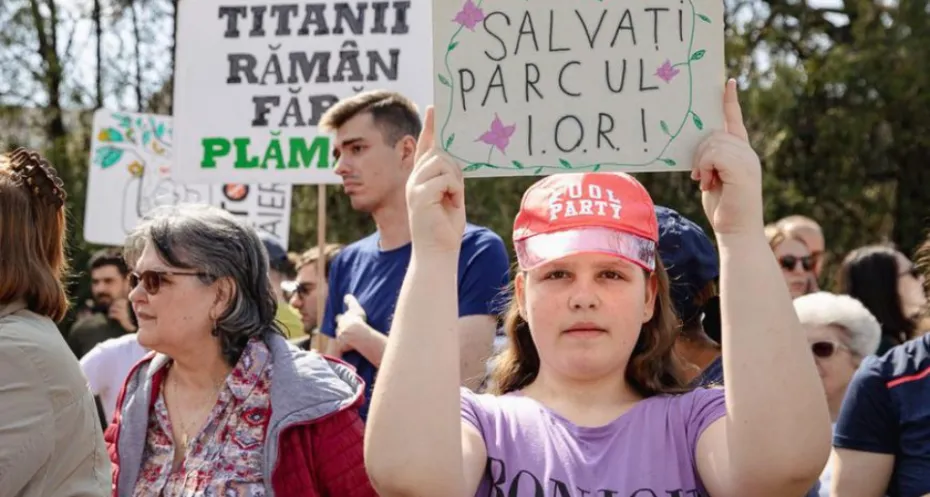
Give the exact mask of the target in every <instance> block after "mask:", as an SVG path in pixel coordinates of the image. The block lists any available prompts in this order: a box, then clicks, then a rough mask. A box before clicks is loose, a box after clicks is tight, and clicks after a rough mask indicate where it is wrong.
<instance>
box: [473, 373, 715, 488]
mask: <svg viewBox="0 0 930 497" xmlns="http://www.w3.org/2000/svg"><path fill="white" fill-rule="evenodd" d="M725 414H726V404H725V401H724V392H723V389H721V388H715V389H697V390H694V391H692V392H689V393H686V394H683V395H660V396H655V397H650V398H648V399H645V400H642V401H640V402H639V403H637V404H636V405H635V406H633V407H632V408H631V409H630V410H629V411H627V412H626V413H624V414H623V415H621V416H620V417H618V418H617V419H615V420H613V421H611V422H610V423H608V424H606V425H604V426H599V427H593V428H592V427H580V426H577V425H575V424H573V423H572V422H570V421H568V420H567V419H565V418H563V417H562V416H559V415H558V414H556V413H555V412H553V411H551V410H549V409H548V408H546V407H545V406H543V405H542V404H540V403H539V402H537V401H535V400H533V399H531V398H529V397H525V396H523V395H521V394H519V393H510V394H507V395H502V396H494V395H489V394H483V395H476V394H474V393H472V392H470V391H468V390H466V389H463V390H462V419H464V420H465V421H467V422H468V423H469V424H471V425H472V426H474V427H475V428H476V429H477V430H478V432H479V433H481V436H482V438H483V439H484V443H485V445H486V446H487V450H488V464H487V467H486V469H485V474H484V477H482V480H481V485H480V486H479V487H478V492H476V493H475V497H697V496H706V495H707V491H706V490H705V489H704V486H703V485H702V484H701V482H700V481H699V479H698V476H697V466H696V459H695V454H694V451H695V448H696V447H697V441H698V438H699V437H700V435H701V433H702V432H703V431H704V429H705V428H707V427H708V426H710V424H711V423H713V422H714V421H716V420H718V419H720V418H721V417H722V416H724V415H725Z"/></svg>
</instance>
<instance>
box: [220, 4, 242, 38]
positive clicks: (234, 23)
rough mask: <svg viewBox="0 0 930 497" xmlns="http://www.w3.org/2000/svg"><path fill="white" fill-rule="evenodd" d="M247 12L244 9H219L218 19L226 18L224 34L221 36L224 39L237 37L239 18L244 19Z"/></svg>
mask: <svg viewBox="0 0 930 497" xmlns="http://www.w3.org/2000/svg"><path fill="white" fill-rule="evenodd" d="M247 15H248V11H247V10H246V8H245V7H220V11H219V17H220V19H222V18H223V17H224V16H225V17H226V32H225V33H223V36H224V37H226V38H238V37H239V17H242V18H243V19H245V17H246V16H247Z"/></svg>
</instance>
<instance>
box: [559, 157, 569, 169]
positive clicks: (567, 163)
mask: <svg viewBox="0 0 930 497" xmlns="http://www.w3.org/2000/svg"><path fill="white" fill-rule="evenodd" d="M559 164H562V167H564V168H565V169H571V168H572V164H571V163H570V162H568V161H567V160H565V159H559Z"/></svg>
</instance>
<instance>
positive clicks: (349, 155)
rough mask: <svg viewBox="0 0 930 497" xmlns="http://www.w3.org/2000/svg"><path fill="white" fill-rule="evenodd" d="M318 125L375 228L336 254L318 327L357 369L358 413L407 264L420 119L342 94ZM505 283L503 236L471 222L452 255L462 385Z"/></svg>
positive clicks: (396, 107) (476, 373) (471, 373)
mask: <svg viewBox="0 0 930 497" xmlns="http://www.w3.org/2000/svg"><path fill="white" fill-rule="evenodd" d="M320 127H321V129H322V130H324V131H328V132H329V131H332V132H335V135H336V136H335V140H334V145H333V154H334V156H335V158H336V161H337V164H336V169H335V172H336V174H338V175H339V176H341V177H342V183H343V187H344V189H345V193H346V195H348V196H349V200H350V201H351V203H352V207H353V208H354V209H355V210H357V211H361V212H366V213H368V214H371V217H372V219H373V220H374V221H375V225H376V226H377V231H376V232H375V233H373V234H372V235H370V236H368V237H366V238H363V239H361V240H359V241H357V242H355V243H352V244H351V245H349V246H347V247H346V248H345V249H343V251H342V252H341V253H340V254H339V255H338V256H337V257H336V259H335V260H334V261H333V263H332V266H331V268H330V274H329V295H328V297H327V300H326V311H325V314H324V317H323V324H322V327H321V330H320V331H321V332H322V333H323V334H324V335H327V336H329V337H333V338H335V340H332V341H331V342H330V345H329V347H328V350H327V352H328V353H329V354H331V355H334V356H337V357H339V356H341V357H342V358H343V360H345V361H346V362H348V363H350V364H352V365H353V366H355V368H356V369H357V371H358V374H359V375H360V376H361V377H362V378H363V379H364V380H365V382H366V392H365V394H366V402H365V405H364V406H363V407H362V410H361V415H362V418H363V419H364V418H366V417H367V414H368V402H369V401H370V399H371V392H372V388H373V385H374V382H375V378H376V376H377V370H378V366H379V365H380V363H381V358H382V355H383V354H384V348H385V345H386V344H387V339H388V337H387V335H388V332H389V331H390V328H391V322H392V320H393V317H394V307H395V305H396V303H397V298H398V294H399V292H400V287H401V284H402V283H403V279H404V275H405V274H406V272H407V266H408V264H409V262H410V249H411V245H410V227H409V225H408V222H407V200H406V183H407V178H408V176H409V175H410V172H411V171H412V169H413V165H414V153H415V152H416V142H417V137H418V136H419V135H420V129H421V127H422V123H421V121H420V116H419V114H418V113H417V109H416V106H415V105H414V104H413V103H412V102H411V101H410V100H408V99H407V98H405V97H404V96H402V95H400V94H398V93H395V92H389V91H383V90H377V91H370V92H365V93H360V94H358V95H355V96H354V97H350V98H348V99H344V100H342V101H340V102H339V103H337V104H336V105H334V106H333V107H331V108H330V109H329V110H328V111H327V112H326V114H325V115H324V116H323V117H322V119H321V121H320ZM508 282H509V258H508V256H507V250H506V248H505V247H504V243H503V240H501V238H500V237H499V236H498V235H497V234H495V233H494V232H492V231H490V230H488V229H486V228H482V227H479V226H474V225H470V224H469V225H468V226H467V227H466V229H465V233H464V235H463V237H462V250H461V255H460V258H459V267H458V285H459V321H458V330H457V332H458V334H459V344H460V346H461V361H462V384H463V385H464V386H467V387H469V388H472V389H475V388H477V387H478V386H480V384H481V381H482V379H483V377H484V373H485V368H484V364H485V360H486V359H487V358H488V356H489V355H490V353H491V344H492V341H493V338H494V332H495V329H496V327H497V314H498V313H499V311H500V309H499V307H500V306H501V305H503V304H504V303H505V299H504V298H503V294H504V292H505V290H506V287H507V284H508ZM436 332H437V333H443V332H446V330H436ZM423 374H430V372H429V371H424V372H423Z"/></svg>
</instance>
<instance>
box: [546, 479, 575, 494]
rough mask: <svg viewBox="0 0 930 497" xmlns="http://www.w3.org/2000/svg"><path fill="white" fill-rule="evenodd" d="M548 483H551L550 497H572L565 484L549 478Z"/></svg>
mask: <svg viewBox="0 0 930 497" xmlns="http://www.w3.org/2000/svg"><path fill="white" fill-rule="evenodd" d="M549 483H552V497H572V493H571V492H570V491H569V490H568V485H566V484H565V482H563V481H559V480H556V479H555V478H549Z"/></svg>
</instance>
